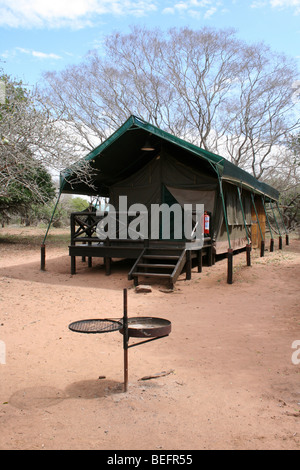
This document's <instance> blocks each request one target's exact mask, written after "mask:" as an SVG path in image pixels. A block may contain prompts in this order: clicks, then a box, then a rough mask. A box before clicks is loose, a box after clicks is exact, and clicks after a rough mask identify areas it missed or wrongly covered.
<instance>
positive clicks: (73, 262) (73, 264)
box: [71, 256, 76, 274]
mask: <svg viewBox="0 0 300 470" xmlns="http://www.w3.org/2000/svg"><path fill="white" fill-rule="evenodd" d="M71 274H76V256H71Z"/></svg>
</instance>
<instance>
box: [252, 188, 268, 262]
mask: <svg viewBox="0 0 300 470" xmlns="http://www.w3.org/2000/svg"><path fill="white" fill-rule="evenodd" d="M251 199H252V203H253V207H254V210H255V214H256V220H257V223H258V227H259V231H260V236H261V244H260V256H261V257H263V256H264V254H265V241H264V237H263V233H262V229H261V226H260V222H259V218H258V213H257V210H256V206H255V202H254V196H253V193H251Z"/></svg>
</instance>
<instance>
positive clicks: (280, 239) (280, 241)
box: [270, 202, 282, 250]
mask: <svg viewBox="0 0 300 470" xmlns="http://www.w3.org/2000/svg"><path fill="white" fill-rule="evenodd" d="M270 206H271V209H272V212H273V216H274V219H275V223H276V227H277V230H278V233H279V250H282V236H281V232H280V228H279V225H278V222H277V219H276V215H275V212H274V208H273V206H272V203H271V202H270Z"/></svg>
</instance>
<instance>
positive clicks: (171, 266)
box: [136, 263, 176, 269]
mask: <svg viewBox="0 0 300 470" xmlns="http://www.w3.org/2000/svg"><path fill="white" fill-rule="evenodd" d="M175 266H176V264H156V263H139V264H137V265H136V267H137V268H159V269H160V268H170V269H174V268H175Z"/></svg>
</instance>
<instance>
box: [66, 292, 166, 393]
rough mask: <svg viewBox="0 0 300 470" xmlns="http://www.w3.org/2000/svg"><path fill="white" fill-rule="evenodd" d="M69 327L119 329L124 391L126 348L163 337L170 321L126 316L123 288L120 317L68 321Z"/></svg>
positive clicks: (101, 330)
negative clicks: (122, 303) (138, 339)
mask: <svg viewBox="0 0 300 470" xmlns="http://www.w3.org/2000/svg"><path fill="white" fill-rule="evenodd" d="M69 329H70V330H71V331H75V332H76V333H88V334H95V333H109V332H113V331H120V333H121V334H122V335H123V350H124V391H125V392H126V391H127V386H128V349H129V348H132V347H133V346H138V345H140V344H144V343H148V342H150V341H154V340H156V339H160V338H165V337H166V336H168V335H169V334H170V332H171V322H170V321H169V320H165V319H164V318H156V317H132V318H128V316H127V289H124V313H123V318H121V319H118V320H116V319H111V318H103V319H101V318H98V319H90V320H89V319H87V320H79V321H75V322H73V323H70V325H69ZM130 337H133V338H145V340H144V341H140V342H139V343H133V344H131V345H129V344H128V341H129V338H130Z"/></svg>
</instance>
